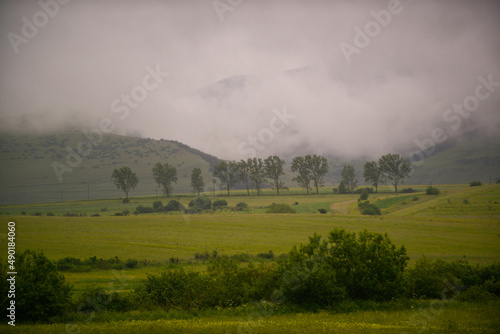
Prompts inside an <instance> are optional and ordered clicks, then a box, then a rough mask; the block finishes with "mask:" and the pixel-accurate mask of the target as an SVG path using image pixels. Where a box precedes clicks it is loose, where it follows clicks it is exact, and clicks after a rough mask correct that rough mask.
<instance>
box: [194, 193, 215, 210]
mask: <svg viewBox="0 0 500 334" xmlns="http://www.w3.org/2000/svg"><path fill="white" fill-rule="evenodd" d="M189 207H190V208H194V209H197V210H198V211H202V210H209V209H211V208H212V201H211V200H210V199H209V198H207V197H205V196H203V195H202V196H198V197H196V198H194V199H193V200H191V202H189Z"/></svg>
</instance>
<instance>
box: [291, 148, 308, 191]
mask: <svg viewBox="0 0 500 334" xmlns="http://www.w3.org/2000/svg"><path fill="white" fill-rule="evenodd" d="M292 172H298V173H299V175H297V176H296V177H294V178H293V181H295V182H297V184H298V185H299V186H301V187H304V188H306V191H307V194H308V195H309V188H310V187H309V183H311V171H310V169H309V166H308V164H307V162H306V159H305V158H304V157H295V158H293V160H292Z"/></svg>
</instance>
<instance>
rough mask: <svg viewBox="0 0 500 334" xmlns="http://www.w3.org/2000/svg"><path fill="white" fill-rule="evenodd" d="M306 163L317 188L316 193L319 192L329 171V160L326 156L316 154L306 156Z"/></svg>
mask: <svg viewBox="0 0 500 334" xmlns="http://www.w3.org/2000/svg"><path fill="white" fill-rule="evenodd" d="M305 161H306V165H307V166H308V169H309V172H310V175H311V180H312V181H313V183H314V187H315V188H316V194H318V193H319V189H318V188H319V187H321V186H323V185H324V183H323V177H324V176H325V175H326V173H328V160H327V159H326V158H325V157H321V156H317V155H316V154H314V155H313V156H312V157H311V156H310V155H306V156H305Z"/></svg>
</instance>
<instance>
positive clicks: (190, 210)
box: [184, 208, 200, 215]
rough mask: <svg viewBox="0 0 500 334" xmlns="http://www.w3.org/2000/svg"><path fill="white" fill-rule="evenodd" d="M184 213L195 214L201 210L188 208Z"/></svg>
mask: <svg viewBox="0 0 500 334" xmlns="http://www.w3.org/2000/svg"><path fill="white" fill-rule="evenodd" d="M184 213H185V214H187V215H194V214H197V213H200V211H199V210H198V209H196V208H187V209H185V210H184Z"/></svg>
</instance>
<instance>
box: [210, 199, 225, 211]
mask: <svg viewBox="0 0 500 334" xmlns="http://www.w3.org/2000/svg"><path fill="white" fill-rule="evenodd" d="M212 205H213V207H214V209H218V208H222V207H227V201H226V200H225V199H218V200H215V201H214V203H213V204H212Z"/></svg>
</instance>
